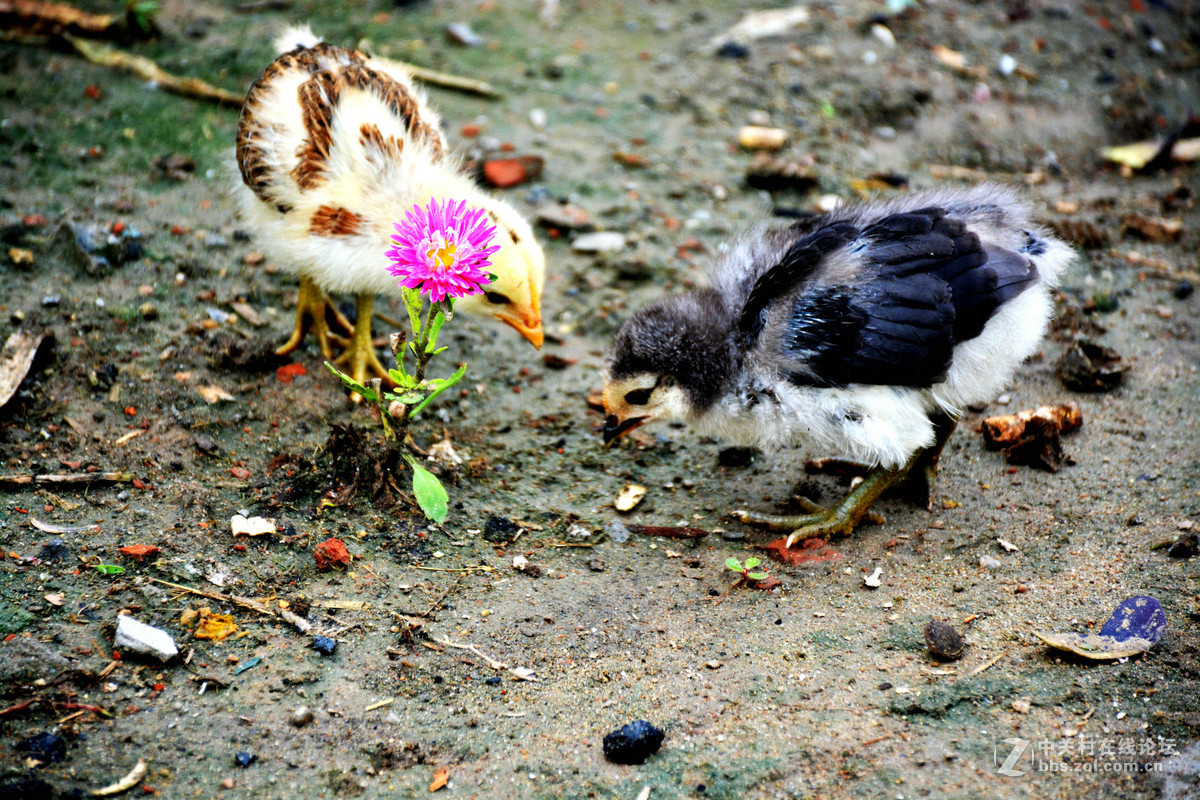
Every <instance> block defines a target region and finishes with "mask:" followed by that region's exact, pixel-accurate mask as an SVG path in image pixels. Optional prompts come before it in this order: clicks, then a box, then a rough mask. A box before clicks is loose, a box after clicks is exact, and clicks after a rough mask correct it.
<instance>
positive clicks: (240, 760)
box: [233, 753, 258, 767]
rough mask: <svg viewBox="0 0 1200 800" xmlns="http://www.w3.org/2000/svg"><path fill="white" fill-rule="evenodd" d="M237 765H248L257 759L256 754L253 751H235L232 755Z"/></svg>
mask: <svg viewBox="0 0 1200 800" xmlns="http://www.w3.org/2000/svg"><path fill="white" fill-rule="evenodd" d="M233 759H234V761H236V762H237V764H238V766H239V767H248V766H250V765H251V764H253V763H254V762H255V761H257V760H258V756H256V755H254V753H237V754H235V755H234V757H233Z"/></svg>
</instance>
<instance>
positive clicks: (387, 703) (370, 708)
mask: <svg viewBox="0 0 1200 800" xmlns="http://www.w3.org/2000/svg"><path fill="white" fill-rule="evenodd" d="M394 702H396V698H394V697H389V698H388V699H387V700H380V701H379V702H378V703H372V704H371V705H369V706H367V707H366V708H364V709H363V711H374V710H375V709H377V708H383V707H384V706H390V705H391V704H392V703H394Z"/></svg>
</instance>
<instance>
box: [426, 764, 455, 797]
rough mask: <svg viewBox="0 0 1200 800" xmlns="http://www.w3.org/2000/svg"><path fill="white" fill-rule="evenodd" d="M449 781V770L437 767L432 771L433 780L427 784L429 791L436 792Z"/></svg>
mask: <svg viewBox="0 0 1200 800" xmlns="http://www.w3.org/2000/svg"><path fill="white" fill-rule="evenodd" d="M449 781H450V768H449V767H438V768H437V769H435V770H434V771H433V780H432V781H430V782H429V791H431V792H436V791H437V790H438V789H441V788H442V787H444V786H445V785H446V784H447V783H449Z"/></svg>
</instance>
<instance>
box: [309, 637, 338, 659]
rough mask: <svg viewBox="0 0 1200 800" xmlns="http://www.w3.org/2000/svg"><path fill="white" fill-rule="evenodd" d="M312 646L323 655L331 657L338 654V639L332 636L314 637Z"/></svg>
mask: <svg viewBox="0 0 1200 800" xmlns="http://www.w3.org/2000/svg"><path fill="white" fill-rule="evenodd" d="M312 646H313V649H314V650H316V651H317V652H318V653H320V654H321V655H323V656H331V655H333V654H334V653H335V652H337V639H334V638H332V637H330V636H314V637H313V639H312Z"/></svg>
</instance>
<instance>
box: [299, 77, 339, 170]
mask: <svg viewBox="0 0 1200 800" xmlns="http://www.w3.org/2000/svg"><path fill="white" fill-rule="evenodd" d="M341 88H342V87H341V81H339V80H338V77H337V76H336V75H334V74H333V73H332V72H329V71H328V70H324V71H321V72H317V73H315V74H314V75H313V76H312V77H311V78H309V79H308V80H306V81H305V82H304V83H302V84H300V86H299V88H297V90H296V96H297V99H299V101H300V109H301V111H300V113H301V115H302V118H303V120H304V130H305V131H306V133H307V137H306V138H305V140H304V144H302V145H300V148H299V150H297V151H296V157H297V158H298V159H299V162H298V163H297V164H296V166H295V168H294V169H292V171H291V173H290V174H291V176H292V180H294V181H295V182H296V185H297V186H298V187H300V190H301V191H308V190H309V189H314V188H316V187H317V186H320V185H321V184H322V183H324V182H325V167H326V166H327V165H328V163H329V148H330V146H331V145H332V144H333V131H332V130H331V128H332V126H333V109H334V106H336V105H337V101H338V93H339V92H340V91H341Z"/></svg>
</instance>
